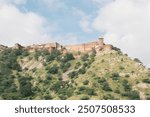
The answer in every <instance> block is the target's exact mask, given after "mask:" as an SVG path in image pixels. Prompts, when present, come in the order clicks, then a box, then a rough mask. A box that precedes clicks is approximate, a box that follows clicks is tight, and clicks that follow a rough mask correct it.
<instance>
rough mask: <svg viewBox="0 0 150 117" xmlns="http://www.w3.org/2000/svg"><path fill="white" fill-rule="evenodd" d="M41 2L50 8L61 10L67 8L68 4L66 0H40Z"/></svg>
mask: <svg viewBox="0 0 150 117" xmlns="http://www.w3.org/2000/svg"><path fill="white" fill-rule="evenodd" d="M39 2H41V3H44V4H45V5H46V6H47V7H48V8H49V9H50V10H59V9H66V8H67V6H66V5H65V3H64V2H62V0H39Z"/></svg>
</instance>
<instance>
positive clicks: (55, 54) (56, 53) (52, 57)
mask: <svg viewBox="0 0 150 117" xmlns="http://www.w3.org/2000/svg"><path fill="white" fill-rule="evenodd" d="M60 54H61V53H60V51H59V50H57V49H54V50H52V51H51V52H50V54H49V55H47V56H46V62H49V61H52V60H55V59H56V58H58V56H59V55H60Z"/></svg>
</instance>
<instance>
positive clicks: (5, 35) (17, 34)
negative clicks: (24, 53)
mask: <svg viewBox="0 0 150 117" xmlns="http://www.w3.org/2000/svg"><path fill="white" fill-rule="evenodd" d="M8 2H9V1H7V2H6V1H5V2H4V1H0V3H1V5H0V43H1V44H4V45H8V46H12V45H13V44H14V43H21V44H23V45H29V44H33V43H45V42H50V41H51V40H53V39H54V37H53V36H52V34H51V32H50V31H51V29H52V28H53V27H49V26H48V22H47V21H46V19H45V18H44V17H42V16H40V15H38V14H36V13H34V12H25V13H24V12H21V11H20V10H19V9H18V8H17V7H16V6H15V5H13V4H12V3H8ZM20 2H21V1H20ZM51 26H53V25H51Z"/></svg>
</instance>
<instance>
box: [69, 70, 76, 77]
mask: <svg viewBox="0 0 150 117" xmlns="http://www.w3.org/2000/svg"><path fill="white" fill-rule="evenodd" d="M68 76H69V77H70V78H77V77H78V73H77V72H76V71H73V72H70V73H69V74H68Z"/></svg>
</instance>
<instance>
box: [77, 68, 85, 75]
mask: <svg viewBox="0 0 150 117" xmlns="http://www.w3.org/2000/svg"><path fill="white" fill-rule="evenodd" d="M85 72H86V70H85V67H82V68H80V69H79V70H78V73H79V74H85Z"/></svg>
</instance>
